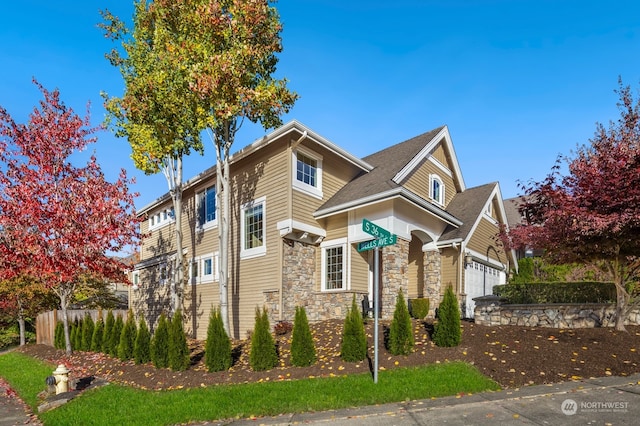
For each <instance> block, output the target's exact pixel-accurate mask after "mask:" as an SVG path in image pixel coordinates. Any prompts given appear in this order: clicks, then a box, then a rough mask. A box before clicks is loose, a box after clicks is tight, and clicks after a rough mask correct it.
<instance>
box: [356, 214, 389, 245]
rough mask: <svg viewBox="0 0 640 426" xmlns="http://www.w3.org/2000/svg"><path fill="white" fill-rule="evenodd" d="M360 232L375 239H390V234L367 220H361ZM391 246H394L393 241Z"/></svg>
mask: <svg viewBox="0 0 640 426" xmlns="http://www.w3.org/2000/svg"><path fill="white" fill-rule="evenodd" d="M362 230H363V231H364V232H366V233H367V234H369V235H372V236H374V237H376V238H383V237H387V238H391V232H389V231H387V230H386V229H384V228H381V227H379V226H378V225H376V224H375V223H373V222H371V221H368V220H367V219H362ZM391 244H395V241H394V242H393V243H391Z"/></svg>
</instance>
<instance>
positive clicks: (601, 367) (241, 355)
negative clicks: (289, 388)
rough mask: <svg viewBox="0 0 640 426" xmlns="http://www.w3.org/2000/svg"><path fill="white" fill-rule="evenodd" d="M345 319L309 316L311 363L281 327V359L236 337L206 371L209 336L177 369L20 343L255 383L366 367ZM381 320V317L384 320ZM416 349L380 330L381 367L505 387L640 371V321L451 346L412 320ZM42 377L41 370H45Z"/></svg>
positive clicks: (471, 333) (80, 373)
mask: <svg viewBox="0 0 640 426" xmlns="http://www.w3.org/2000/svg"><path fill="white" fill-rule="evenodd" d="M342 326H343V321H338V320H333V321H324V322H321V323H316V324H311V329H312V333H313V335H314V340H315V344H316V351H317V354H318V362H317V363H316V364H314V365H312V366H310V367H291V365H290V341H291V333H288V334H285V335H279V336H278V335H277V336H276V341H277V344H278V352H279V355H280V365H279V366H278V367H276V368H274V369H272V370H269V371H265V372H254V371H252V370H251V368H250V367H249V351H250V345H249V343H248V342H247V341H234V342H233V347H234V364H233V366H232V368H231V369H230V370H229V371H226V372H218V373H209V372H207V370H206V367H205V366H204V363H203V348H204V342H202V341H196V340H190V341H189V346H190V348H191V361H192V363H191V367H190V368H189V369H188V370H187V371H182V372H174V371H171V370H169V369H160V370H158V369H156V368H154V367H153V366H152V365H151V364H146V365H134V363H133V362H132V361H130V362H122V361H120V360H118V359H116V358H111V357H109V356H106V355H104V354H99V353H92V352H74V353H73V354H72V355H70V356H67V355H66V354H65V353H64V352H63V351H61V350H57V349H54V348H53V347H50V346H45V345H35V344H30V345H26V346H25V347H22V348H20V349H19V351H21V352H23V353H25V354H27V355H30V356H32V357H34V358H38V359H41V360H44V361H47V362H50V363H52V364H59V363H64V364H66V365H67V366H68V367H69V368H70V370H71V377H72V378H73V379H80V378H83V377H90V376H96V377H100V378H104V379H106V380H108V381H111V382H117V383H123V384H127V385H130V386H134V387H138V388H142V389H182V388H190V387H203V386H211V385H215V384H221V383H250V382H266V381H272V382H273V381H281V380H295V379H301V378H314V377H331V376H339V375H345V374H355V373H368V372H370V371H371V365H372V363H373V337H372V336H373V321H369V322H368V323H367V324H366V326H365V328H366V331H367V334H368V336H369V344H370V347H369V356H370V359H366V360H364V361H362V362H357V363H350V362H343V361H342V360H341V359H340V342H341V333H342ZM383 326H384V325H383ZM413 328H414V335H415V340H416V346H415V350H414V352H413V353H412V354H410V355H408V356H393V355H391V354H390V353H388V352H387V350H386V349H385V347H384V341H383V339H384V333H383V332H382V330H381V332H380V333H379V335H380V343H379V367H380V368H381V369H386V370H388V369H392V368H397V367H412V366H417V365H425V364H431V363H438V362H440V363H442V362H447V361H454V360H460V361H465V362H468V363H471V364H474V365H475V366H476V367H477V368H478V369H479V371H480V372H482V373H483V374H485V375H486V376H488V377H490V378H492V379H493V380H495V381H496V382H498V383H499V384H500V385H501V386H502V387H503V388H515V387H521V386H526V385H532V384H544V383H555V382H560V381H565V380H572V379H580V378H589V377H602V376H608V375H614V376H624V375H629V374H633V373H640V354H639V353H638V352H639V351H640V326H629V327H627V330H628V332H626V333H625V332H617V331H615V330H614V329H612V328H587V329H571V330H569V329H567V330H558V329H549V328H537V327H518V326H496V327H487V326H481V325H477V324H474V323H473V322H466V321H463V322H462V328H463V331H462V342H461V344H460V345H459V346H457V347H454V348H441V347H437V346H435V345H434V344H433V342H432V341H431V338H430V334H431V332H432V330H433V324H432V323H431V322H428V321H427V322H423V321H415V320H414V321H413ZM43 383H44V378H43Z"/></svg>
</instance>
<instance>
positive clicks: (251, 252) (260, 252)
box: [240, 197, 267, 259]
mask: <svg viewBox="0 0 640 426" xmlns="http://www.w3.org/2000/svg"><path fill="white" fill-rule="evenodd" d="M260 204H261V205H262V245H261V246H258V247H253V248H249V249H247V248H245V246H244V243H245V232H246V230H245V222H246V220H245V214H246V211H247V209H250V208H253V207H256V206H258V205H260ZM266 253H267V197H260V198H256V199H255V200H253V201H250V202H248V203H245V204H243V205H242V206H241V207H240V259H250V258H253V257H258V256H264V255H265V254H266Z"/></svg>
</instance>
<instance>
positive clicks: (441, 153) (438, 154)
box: [431, 144, 450, 167]
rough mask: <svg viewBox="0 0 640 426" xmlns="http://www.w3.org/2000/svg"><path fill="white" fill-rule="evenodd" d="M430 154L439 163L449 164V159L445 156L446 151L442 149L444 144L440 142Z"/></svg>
mask: <svg viewBox="0 0 640 426" xmlns="http://www.w3.org/2000/svg"><path fill="white" fill-rule="evenodd" d="M431 156H432V157H433V158H435V159H436V160H438V161H439V162H440V163H442V164H444V165H445V166H447V167H450V166H449V159H448V158H447V153H446V152H445V150H444V145H443V144H440V145H438V147H437V148H436V149H435V151H433V153H431Z"/></svg>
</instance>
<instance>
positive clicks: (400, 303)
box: [388, 290, 415, 355]
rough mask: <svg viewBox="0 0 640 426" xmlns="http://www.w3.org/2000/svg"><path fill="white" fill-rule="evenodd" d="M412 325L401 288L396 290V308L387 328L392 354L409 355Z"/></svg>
mask: <svg viewBox="0 0 640 426" xmlns="http://www.w3.org/2000/svg"><path fill="white" fill-rule="evenodd" d="M414 344H415V341H414V339H413V326H412V323H411V316H410V315H409V308H408V307H407V304H406V303H405V301H404V295H403V294H402V290H400V291H398V297H397V299H396V308H395V310H394V311H393V320H392V321H391V327H390V328H389V340H388V345H389V347H388V349H389V352H391V353H392V354H393V355H409V354H410V353H411V352H412V351H413V345H414Z"/></svg>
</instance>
